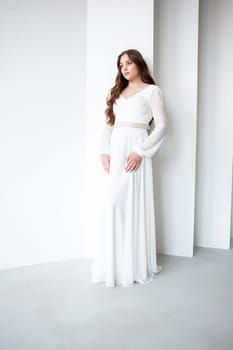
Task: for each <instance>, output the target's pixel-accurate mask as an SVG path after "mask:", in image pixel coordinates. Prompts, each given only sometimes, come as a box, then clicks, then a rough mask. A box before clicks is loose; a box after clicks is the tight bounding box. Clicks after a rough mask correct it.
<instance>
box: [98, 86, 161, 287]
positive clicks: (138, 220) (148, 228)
mask: <svg viewBox="0 0 233 350" xmlns="http://www.w3.org/2000/svg"><path fill="white" fill-rule="evenodd" d="M113 110H114V114H115V124H114V126H109V125H107V124H106V125H105V126H104V128H103V132H102V135H101V143H100V150H99V154H110V156H111V160H110V172H109V173H106V174H107V175H106V176H107V177H108V181H107V184H106V185H107V186H108V188H107V196H105V200H104V205H103V211H102V219H101V220H100V225H99V230H98V231H97V232H98V234H97V244H96V248H95V253H94V256H93V260H92V268H91V273H92V276H91V282H92V283H102V284H104V285H105V286H107V287H115V286H117V285H121V286H123V287H126V286H133V285H134V284H135V283H141V284H143V283H148V282H151V281H152V280H153V278H154V276H155V274H156V273H158V272H159V271H160V270H161V269H162V266H160V265H157V259H156V230H155V212H154V210H155V208H154V197H153V169H152V156H153V155H154V154H155V153H156V152H157V150H158V149H159V147H160V145H161V143H162V142H163V140H164V137H165V131H166V116H165V108H164V100H163V96H162V92H161V89H160V88H159V87H158V86H157V85H153V84H150V85H148V86H147V87H145V88H144V89H143V90H141V91H139V92H137V93H135V94H134V95H132V96H130V97H128V98H126V97H124V96H122V95H120V97H119V98H118V99H117V100H116V101H115V104H114V106H113ZM152 118H153V119H152ZM150 122H151V123H150ZM149 123H150V126H149ZM133 151H134V152H136V153H138V154H139V155H140V156H142V161H141V164H140V166H139V168H138V169H137V170H136V171H132V172H126V171H125V169H124V168H125V164H126V158H127V156H128V154H129V153H130V152H133Z"/></svg>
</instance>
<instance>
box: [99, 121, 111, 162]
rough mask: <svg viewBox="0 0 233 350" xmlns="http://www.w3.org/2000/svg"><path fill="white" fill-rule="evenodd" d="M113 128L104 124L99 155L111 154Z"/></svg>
mask: <svg viewBox="0 0 233 350" xmlns="http://www.w3.org/2000/svg"><path fill="white" fill-rule="evenodd" d="M112 130H113V126H111V125H108V124H106V122H105V124H104V126H103V127H102V130H101V133H100V140H99V145H98V155H101V154H110V140H111V135H112Z"/></svg>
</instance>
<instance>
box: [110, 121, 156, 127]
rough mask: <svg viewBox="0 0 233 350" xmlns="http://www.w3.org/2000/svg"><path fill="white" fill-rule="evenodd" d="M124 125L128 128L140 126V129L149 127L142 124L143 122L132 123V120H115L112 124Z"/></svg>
mask: <svg viewBox="0 0 233 350" xmlns="http://www.w3.org/2000/svg"><path fill="white" fill-rule="evenodd" d="M121 126H126V127H130V128H142V129H149V125H147V124H143V123H132V122H116V123H115V124H114V127H115V128H118V127H121Z"/></svg>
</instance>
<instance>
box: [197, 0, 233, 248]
mask: <svg viewBox="0 0 233 350" xmlns="http://www.w3.org/2000/svg"><path fill="white" fill-rule="evenodd" d="M232 13H233V2H232V1H230V0H223V1H217V0H201V1H200V31H199V36H200V40H199V86H198V111H199V112H198V148H197V195H196V235H195V244H196V245H197V246H202V247H212V248H225V249H227V248H229V247H230V226H231V213H232V209H231V205H232V203H231V201H232V155H233V83H232V77H233V64H232V62H233V45H232V37H233V21H232Z"/></svg>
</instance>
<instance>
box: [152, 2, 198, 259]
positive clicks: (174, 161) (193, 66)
mask: <svg viewBox="0 0 233 350" xmlns="http://www.w3.org/2000/svg"><path fill="white" fill-rule="evenodd" d="M155 30H156V36H155V53H156V56H155V79H156V80H157V81H158V83H159V85H160V87H161V88H162V91H163V93H164V98H165V103H166V112H167V118H168V128H167V130H168V131H167V137H166V142H165V144H164V145H163V147H162V148H161V150H160V153H159V154H158V157H156V158H157V159H155V166H154V168H155V171H156V176H155V185H156V196H157V197H156V205H157V208H156V209H157V210H156V215H157V222H158V233H159V234H158V251H159V252H160V253H164V254H170V255H180V256H188V257H191V256H192V255H193V233H194V205H195V166H196V164H195V161H196V160H195V157H196V118H197V63H198V62H197V57H198V56H197V55H198V0H189V1H186V0H175V1H174V0H159V1H156V9H155Z"/></svg>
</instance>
